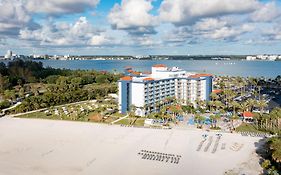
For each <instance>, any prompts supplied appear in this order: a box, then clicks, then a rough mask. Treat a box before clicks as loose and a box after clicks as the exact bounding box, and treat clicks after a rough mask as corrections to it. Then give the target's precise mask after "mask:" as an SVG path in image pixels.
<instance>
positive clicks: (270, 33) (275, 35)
mask: <svg viewBox="0 0 281 175" xmlns="http://www.w3.org/2000/svg"><path fill="white" fill-rule="evenodd" d="M263 36H264V37H265V38H264V39H265V40H267V41H278V40H281V27H280V25H279V26H275V27H272V28H271V29H268V30H264V31H263Z"/></svg>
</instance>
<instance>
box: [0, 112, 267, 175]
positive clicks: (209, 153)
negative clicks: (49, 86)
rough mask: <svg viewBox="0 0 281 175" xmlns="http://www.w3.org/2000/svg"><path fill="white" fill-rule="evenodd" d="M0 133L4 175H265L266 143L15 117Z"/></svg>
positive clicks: (191, 131)
mask: <svg viewBox="0 0 281 175" xmlns="http://www.w3.org/2000/svg"><path fill="white" fill-rule="evenodd" d="M0 130H1V132H0V139H1V142H0V148H1V149H0V167H1V171H0V174H1V175H18V174H21V175H33V174H34V175H44V174H48V175H57V174H67V175H76V174H79V175H80V174H85V175H88V174H99V175H103V174H104V175H107V174H114V175H126V174H128V175H129V174H147V175H150V174H151V175H157V174H159V175H160V174H161V175H162V174H163V175H165V174H167V175H168V174H177V175H181V174H199V175H200V174H212V175H222V174H231V175H232V174H247V175H257V174H260V173H261V172H262V168H261V167H260V164H259V156H258V154H257V153H256V150H257V149H258V148H259V147H260V146H261V145H262V141H261V140H262V138H261V137H249V136H242V135H241V134H233V133H232V134H231V133H223V132H216V131H209V132H207V131H203V130H198V129H195V128H181V127H175V128H173V129H151V128H138V127H121V126H120V125H109V124H99V123H86V122H73V121H55V120H42V119H24V118H11V117H3V118H0ZM145 155H146V156H145ZM176 158H179V159H176ZM176 162H177V163H176Z"/></svg>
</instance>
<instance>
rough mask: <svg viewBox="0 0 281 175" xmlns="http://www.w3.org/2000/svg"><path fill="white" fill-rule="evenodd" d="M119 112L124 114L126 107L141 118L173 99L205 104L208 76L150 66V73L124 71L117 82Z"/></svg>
mask: <svg viewBox="0 0 281 175" xmlns="http://www.w3.org/2000/svg"><path fill="white" fill-rule="evenodd" d="M118 87H119V111H120V113H123V114H125V113H126V112H127V111H129V109H130V106H131V105H134V106H135V107H136V115H138V116H145V115H147V114H149V113H150V112H157V111H158V110H159V109H160V106H161V105H166V104H169V100H168V99H173V98H175V99H176V100H177V101H179V102H180V103H182V104H188V103H192V104H194V105H195V106H196V101H206V102H207V101H209V100H210V94H211V92H212V75H211V74H196V73H191V72H186V71H184V70H181V69H179V68H178V67H173V68H168V67H167V66H165V65H163V64H158V65H154V66H153V67H152V72H151V73H140V72H134V71H133V70H132V69H131V68H127V69H126V76H124V77H122V78H121V79H120V80H119V82H118Z"/></svg>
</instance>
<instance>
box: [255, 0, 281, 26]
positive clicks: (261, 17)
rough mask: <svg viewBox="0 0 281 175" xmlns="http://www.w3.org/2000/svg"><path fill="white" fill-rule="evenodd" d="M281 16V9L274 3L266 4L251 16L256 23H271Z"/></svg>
mask: <svg viewBox="0 0 281 175" xmlns="http://www.w3.org/2000/svg"><path fill="white" fill-rule="evenodd" d="M280 15H281V8H280V7H279V6H278V5H277V4H276V3H275V2H274V1H272V2H269V3H266V4H265V5H263V6H261V8H259V9H257V10H256V11H255V12H253V13H252V14H251V19H252V20H253V21H255V22H271V21H272V20H274V19H276V18H277V17H279V16H280Z"/></svg>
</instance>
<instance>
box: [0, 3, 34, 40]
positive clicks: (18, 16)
mask: <svg viewBox="0 0 281 175" xmlns="http://www.w3.org/2000/svg"><path fill="white" fill-rule="evenodd" d="M0 9H1V10H0V34H1V33H2V34H4V35H17V34H18V31H19V29H20V28H22V27H24V26H27V27H29V26H30V27H32V26H31V25H35V24H34V23H33V22H32V19H31V16H30V15H29V13H28V12H27V10H26V9H25V7H24V5H23V4H22V3H21V2H19V1H17V0H4V1H2V2H1V4H0Z"/></svg>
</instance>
